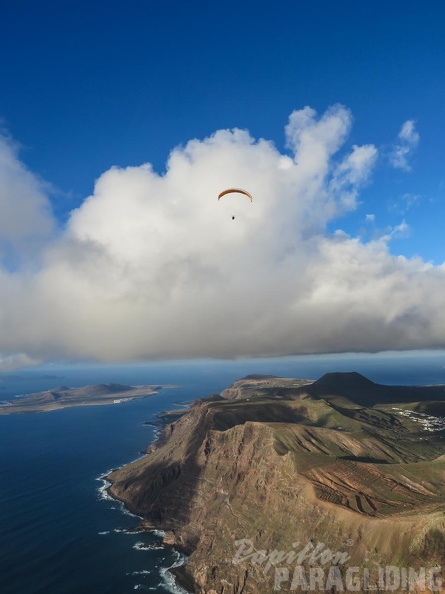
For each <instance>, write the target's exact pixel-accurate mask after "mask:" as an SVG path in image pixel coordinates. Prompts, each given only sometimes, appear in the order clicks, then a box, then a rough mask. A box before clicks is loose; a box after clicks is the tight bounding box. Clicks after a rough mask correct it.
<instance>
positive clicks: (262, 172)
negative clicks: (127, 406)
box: [0, 105, 445, 365]
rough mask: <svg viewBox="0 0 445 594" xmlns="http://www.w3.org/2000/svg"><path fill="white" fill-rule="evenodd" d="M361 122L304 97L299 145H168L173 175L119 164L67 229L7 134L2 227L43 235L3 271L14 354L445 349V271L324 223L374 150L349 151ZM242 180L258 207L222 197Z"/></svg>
mask: <svg viewBox="0 0 445 594" xmlns="http://www.w3.org/2000/svg"><path fill="white" fill-rule="evenodd" d="M351 120H352V117H351V114H350V112H349V111H348V110H347V109H346V108H345V107H343V106H340V105H337V106H334V107H331V108H330V109H328V110H327V111H326V112H325V113H324V114H322V115H321V116H319V115H318V114H317V113H316V112H315V111H314V110H313V109H311V108H309V107H305V108H304V109H301V110H298V111H295V112H293V113H292V114H291V116H290V118H289V122H288V124H287V126H286V128H285V134H286V141H287V147H288V149H289V154H281V153H280V152H279V151H278V150H277V148H276V147H275V146H274V145H273V144H272V143H271V142H268V141H267V140H264V139H259V140H255V139H253V138H252V137H251V136H250V135H249V133H248V132H246V131H244V130H238V129H235V130H219V131H217V132H215V134H213V135H212V136H210V137H209V138H205V139H203V140H197V139H195V140H191V141H189V142H188V143H187V144H186V145H185V146H184V147H181V148H176V149H175V150H173V151H172V153H171V154H170V157H169V160H168V163H167V169H166V172H165V174H163V175H159V174H158V173H156V172H155V171H153V169H152V168H151V166H150V165H149V164H145V165H141V166H139V167H127V168H118V167H113V168H112V169H110V170H108V171H106V172H105V173H104V174H103V175H102V176H101V177H100V178H99V179H98V180H97V182H96V184H95V188H94V193H93V194H92V195H91V196H89V197H88V198H87V199H86V200H85V201H84V202H83V204H82V205H81V206H80V208H78V209H77V210H74V211H73V212H72V213H71V216H70V218H69V221H68V224H67V225H66V228H64V229H63V230H59V231H58V234H57V237H56V238H55V237H54V236H51V235H48V234H49V233H50V231H51V229H52V225H53V220H52V217H51V213H50V211H49V209H48V200H47V198H45V197H44V196H43V195H42V193H41V186H40V185H39V183H38V182H37V181H36V179H35V178H34V177H33V176H32V175H31V174H30V173H29V172H28V171H26V169H25V168H24V167H23V165H21V164H20V162H19V161H18V157H17V155H15V154H14V153H13V151H11V148H10V147H9V149H8V146H7V144H6V145H5V144H4V145H3V148H2V151H4V152H5V154H6V155H7V159H9V161H10V163H9V166H8V167H9V168H8V167H7V168H6V169H5V168H4V167H3V166H2V167H1V168H0V183H1V186H2V190H1V192H2V194H1V196H2V199H1V201H0V219H1V220H2V221H3V227H2V229H3V228H4V229H7V231H6V232H4V233H3V231H1V235H2V238H3V240H4V242H9V245H10V246H13V245H16V244H17V241H18V240H19V239H20V238H23V237H24V236H26V237H27V241H31V239H32V240H33V241H34V240H36V239H41V237H42V234H43V235H44V236H46V237H47V239H46V241H45V242H44V243H43V244H42V243H41V242H40V244H39V245H40V247H39V249H38V250H35V252H34V266H33V267H30V266H28V265H26V263H23V262H22V264H21V265H20V266H17V267H15V268H14V269H11V268H10V267H8V266H7V265H6V264H5V263H4V265H3V266H2V267H1V268H0V287H1V293H0V353H1V357H2V359H3V361H4V362H5V364H8V365H10V364H11V362H13V361H15V360H18V361H23V360H25V361H27V360H54V359H93V360H101V361H128V360H136V359H137V360H148V359H162V358H185V357H187V358H193V357H255V356H273V355H283V354H297V353H325V352H344V351H377V350H384V349H410V348H424V347H425V348H426V347H428V348H431V347H444V346H445V314H444V311H443V303H442V295H443V292H444V290H445V269H444V267H443V266H436V267H435V266H433V265H431V264H428V263H425V262H423V261H422V260H421V259H411V260H408V259H406V258H403V257H396V256H393V255H391V254H390V252H389V250H388V242H389V241H390V240H391V235H387V236H385V237H381V238H380V239H378V240H376V241H371V242H368V243H363V242H362V241H361V240H360V239H358V238H354V237H349V236H347V235H346V234H344V233H342V232H337V233H335V234H334V235H332V234H331V235H330V234H328V233H327V231H326V229H327V225H328V223H330V222H331V221H332V219H333V218H336V217H340V216H342V215H344V214H346V213H347V212H349V211H351V210H353V209H354V208H356V205H357V200H358V197H359V192H360V189H361V188H362V187H363V186H364V184H367V183H369V182H370V177H371V175H372V171H373V168H374V167H375V163H376V160H377V157H378V150H377V149H376V147H375V146H373V145H372V144H369V145H363V146H352V147H349V148H348V147H347V146H346V144H345V143H346V139H347V136H348V133H349V130H350V128H351ZM5 147H6V148H5ZM2 151H0V155H1V154H2ZM8 151H9V152H8ZM5 171H6V174H5ZM8 171H12V172H15V173H14V174H11V173H9V174H8ZM11 179H12V181H11ZM233 186H234V187H244V188H246V189H247V190H248V191H249V192H251V194H252V195H253V197H254V200H253V202H252V203H251V202H250V201H249V200H248V199H247V198H245V197H244V196H241V195H228V196H225V197H224V198H223V199H221V200H220V201H219V202H218V201H217V200H216V197H217V195H218V194H219V192H220V191H221V190H222V189H224V188H227V187H233ZM16 188H19V191H16ZM19 208H20V209H23V212H24V215H23V216H24V220H23V221H22V223H23V225H22V226H20V225H19V224H17V225H16V226H15V227H13V226H12V224H11V225H9V224H8V220H11V221H12V222H13V221H15V220H16V210H17V209H19ZM232 216H235V220H232ZM8 217H9V219H8ZM28 217H29V219H28ZM31 219H32V220H33V221H34V224H33V225H32V226H30V224H29V220H31ZM13 229H14V230H13ZM30 233H32V234H33V236H32V237H29V234H30ZM45 234H46V235H45ZM5 253H6V252H5ZM5 253H4V254H3V256H4V261H5V259H6V260H7V257H6V256H5ZM36 253H37V254H38V257H36V255H35V254H36ZM36 262H38V264H36Z"/></svg>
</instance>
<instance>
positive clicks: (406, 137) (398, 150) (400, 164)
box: [389, 120, 420, 171]
mask: <svg viewBox="0 0 445 594" xmlns="http://www.w3.org/2000/svg"><path fill="white" fill-rule="evenodd" d="M419 140H420V136H419V133H418V132H417V130H416V127H415V123H414V121H413V120H407V121H406V122H404V124H403V125H402V127H401V129H400V132H399V134H398V136H397V142H396V144H395V145H394V147H393V149H392V151H391V153H390V155H389V160H390V163H391V165H392V166H393V167H394V168H395V169H403V170H404V171H410V170H411V165H410V164H409V157H410V156H411V155H412V153H413V152H414V150H415V149H416V147H417V145H418V144H419Z"/></svg>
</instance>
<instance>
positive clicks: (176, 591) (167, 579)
mask: <svg viewBox="0 0 445 594" xmlns="http://www.w3.org/2000/svg"><path fill="white" fill-rule="evenodd" d="M175 554H176V559H175V561H174V562H173V564H172V565H170V567H163V568H162V569H160V570H159V573H160V574H161V578H162V582H163V585H164V587H165V588H166V589H167V590H168V591H169V592H172V593H173V594H189V592H187V590H185V589H184V588H183V587H182V586H180V585H179V584H178V582H177V581H176V578H175V576H174V575H173V574H172V573H170V571H169V570H170V569H173V568H174V567H180V566H181V565H185V563H186V562H187V556H186V555H184V554H182V553H180V552H179V551H175Z"/></svg>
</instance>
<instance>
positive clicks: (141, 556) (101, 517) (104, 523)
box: [0, 352, 445, 594]
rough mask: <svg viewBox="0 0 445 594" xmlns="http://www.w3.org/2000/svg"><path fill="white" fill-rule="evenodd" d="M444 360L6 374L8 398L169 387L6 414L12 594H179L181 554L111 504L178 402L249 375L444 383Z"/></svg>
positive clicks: (362, 359)
mask: <svg viewBox="0 0 445 594" xmlns="http://www.w3.org/2000/svg"><path fill="white" fill-rule="evenodd" d="M444 365H445V353H443V352H429V353H420V352H416V353H406V354H404V355H400V354H395V353H384V354H377V355H330V356H317V357H315V356H314V357H312V356H310V357H309V356H308V357H286V358H278V359H263V360H243V361H204V360H203V361H193V362H173V363H157V364H140V365H114V366H105V365H103V366H97V365H95V366H93V365H80V364H78V365H63V364H58V365H48V366H46V367H40V368H35V369H27V370H18V371H15V372H10V373H0V400H4V399H8V398H11V397H13V396H16V395H20V394H27V393H31V392H36V391H40V390H44V389H50V388H54V387H56V386H58V385H61V384H63V385H67V386H70V387H76V386H83V385H87V384H97V383H106V382H116V383H122V384H130V385H141V384H164V385H165V384H170V385H172V384H173V385H175V386H176V387H174V388H169V389H165V390H161V391H160V392H159V394H158V395H156V396H153V397H149V398H144V399H137V400H133V401H131V402H127V403H125V404H116V405H111V406H88V407H79V408H71V409H64V410H60V411H55V412H50V413H45V414H26V415H18V416H15V415H12V416H0V592H1V594H37V593H39V594H127V593H130V592H134V591H135V590H139V591H141V592H155V593H159V594H163V593H166V592H177V591H179V588H178V587H177V586H176V585H175V583H174V581H173V580H172V578H171V577H170V574H169V572H168V571H167V569H168V568H169V567H171V566H173V565H175V564H178V563H181V562H182V561H183V559H182V558H181V556H180V555H179V553H177V552H175V551H174V550H171V549H165V548H162V547H161V546H159V540H160V535H159V534H156V533H138V532H136V531H135V530H134V528H136V527H137V525H138V523H139V518H137V517H134V516H132V515H131V514H129V513H128V512H126V510H125V509H124V508H123V506H122V505H121V504H119V503H117V502H115V501H113V500H110V499H109V498H107V497H106V493H105V490H104V481H102V480H100V477H102V476H103V475H104V474H106V473H107V471H109V470H110V469H113V468H117V467H119V466H121V465H123V464H125V463H128V462H130V461H132V460H134V459H136V458H138V457H139V456H140V455H141V452H142V450H143V449H145V448H146V446H147V445H148V444H149V443H150V442H152V441H153V440H154V439H155V437H156V434H155V432H156V427H154V426H150V425H147V424H144V423H145V422H147V421H148V422H150V421H155V420H156V415H157V414H158V413H159V412H161V411H163V410H166V409H172V408H177V407H178V403H179V404H182V405H184V403H187V402H190V401H192V400H193V399H195V398H198V397H204V396H207V395H209V394H212V393H216V392H220V391H221V390H223V389H224V388H226V387H227V386H228V385H229V384H230V383H231V382H233V381H234V380H236V379H238V378H240V377H243V376H244V375H246V374H250V373H267V374H274V375H279V376H285V377H299V378H313V379H316V378H318V377H320V376H321V375H322V374H323V373H325V372H329V371H358V372H360V373H362V374H363V375H365V376H366V377H368V378H369V379H371V380H373V381H376V382H380V383H387V384H401V385H408V384H445V369H444Z"/></svg>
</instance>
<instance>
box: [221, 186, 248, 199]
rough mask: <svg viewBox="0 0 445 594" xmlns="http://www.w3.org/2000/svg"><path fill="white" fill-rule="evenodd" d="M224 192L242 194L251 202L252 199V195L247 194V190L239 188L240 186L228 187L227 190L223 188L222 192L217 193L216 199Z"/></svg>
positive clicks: (224, 193) (223, 194)
mask: <svg viewBox="0 0 445 594" xmlns="http://www.w3.org/2000/svg"><path fill="white" fill-rule="evenodd" d="M226 194H244V196H247V198H249V200H250V201H251V202H252V200H253V199H252V195H251V194H249V192H247V191H246V190H241V188H228V189H227V190H224V191H223V192H221V194H219V196H218V200H219V199H220V198H222V197H223V196H225V195H226Z"/></svg>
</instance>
